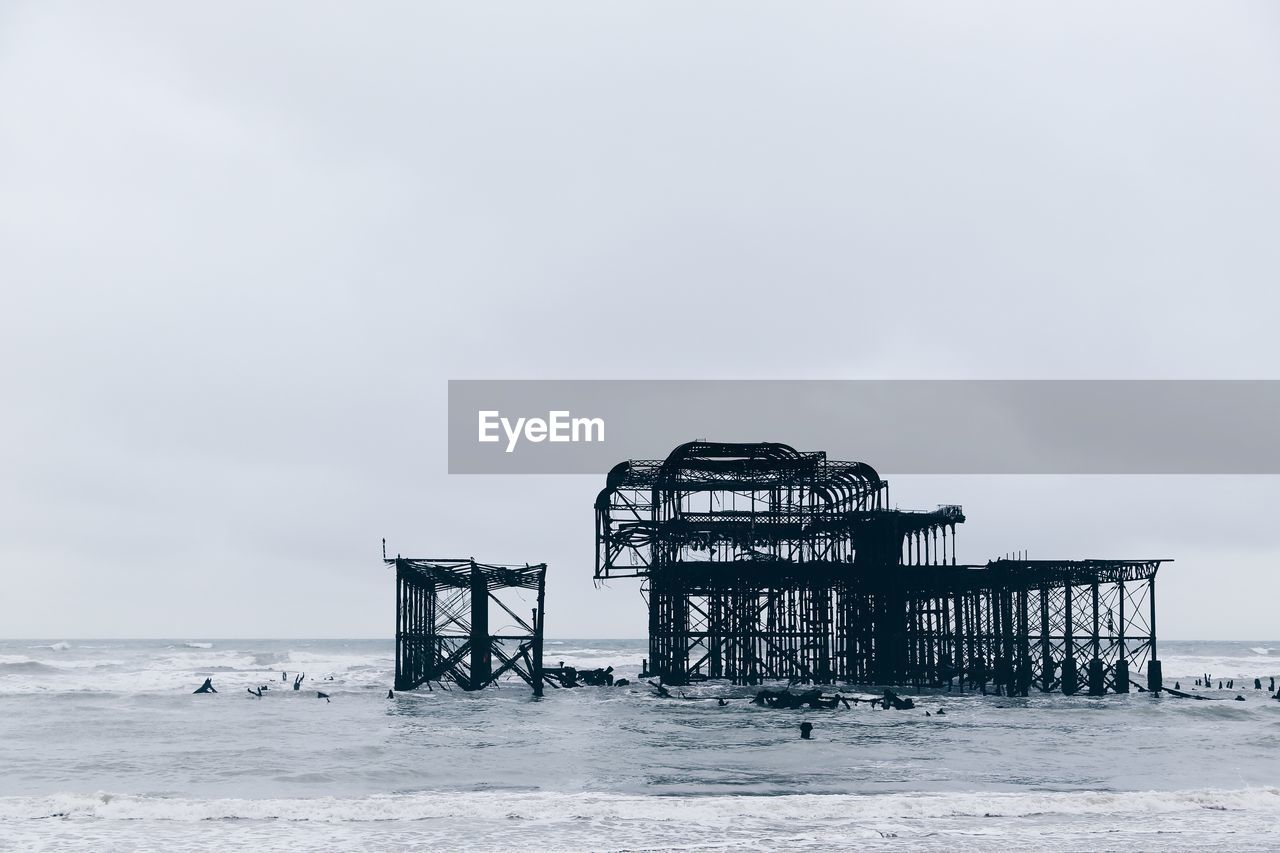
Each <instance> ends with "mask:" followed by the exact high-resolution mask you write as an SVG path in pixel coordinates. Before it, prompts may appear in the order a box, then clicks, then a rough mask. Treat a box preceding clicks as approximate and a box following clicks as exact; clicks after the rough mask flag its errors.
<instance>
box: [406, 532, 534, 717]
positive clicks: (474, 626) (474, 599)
mask: <svg viewBox="0 0 1280 853" xmlns="http://www.w3.org/2000/svg"><path fill="white" fill-rule="evenodd" d="M384 562H386V563H387V564H388V565H392V566H395V569H396V682H395V689H396V690H412V689H413V688H415V687H417V686H419V685H421V684H427V686H428V687H429V686H430V682H432V681H443V680H446V679H447V680H449V681H453V682H454V683H456V684H457V685H458V686H459V687H461V688H462V689H463V690H479V689H481V688H482V687H485V686H486V685H489V684H491V683H493V682H494V681H496V680H497V679H498V678H500V677H502V676H503V675H505V674H506V673H508V672H512V673H515V674H516V675H518V676H519V677H520V678H522V679H523V680H524V681H525V682H526V683H528V684H529V685H530V686H531V687H532V688H533V692H534V693H535V694H536V695H538V696H541V695H542V684H543V680H544V676H543V671H542V622H543V603H544V599H545V593H546V576H547V567H546V565H545V564H539V565H536V566H530V565H528V564H526V565H523V566H507V565H486V564H483V563H477V562H476V561H475V560H473V559H465V560H443V559H440V560H437V559H425V560H411V559H405V558H401V557H398V556H397V557H395V558H390V559H388V558H384ZM512 589H528V590H532V591H534V592H536V593H537V600H538V606H537V607H536V608H535V609H534V611H533V616H532V620H531V621H525V620H524V619H523V618H521V617H520V616H517V615H516V613H515V611H513V610H512V609H511V607H509V606H508V605H507V604H506V603H505V602H504V601H503V600H502V592H503V591H504V590H512ZM491 604H493V605H496V606H497V607H499V608H501V610H503V611H504V612H505V614H506V615H505V616H504V617H503V619H504V620H510V622H511V623H512V626H513V632H508V633H503V634H491V633H490V632H489V607H490V605H491ZM521 632H523V633H521ZM495 658H496V659H497V661H498V663H499V665H498V667H497V668H496V669H495V668H494V659H495Z"/></svg>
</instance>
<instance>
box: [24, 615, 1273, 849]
mask: <svg viewBox="0 0 1280 853" xmlns="http://www.w3.org/2000/svg"><path fill="white" fill-rule="evenodd" d="M1161 648H1162V655H1161V656H1162V658H1163V659H1164V662H1165V672H1166V674H1167V678H1168V679H1169V681H1170V683H1171V682H1172V681H1173V680H1175V679H1178V680H1181V681H1182V686H1183V687H1184V689H1185V688H1189V687H1190V685H1191V683H1192V681H1193V680H1194V677H1195V675H1197V674H1200V673H1203V672H1205V671H1209V672H1211V673H1212V674H1213V675H1214V676H1215V679H1216V678H1217V677H1219V676H1220V677H1222V678H1223V679H1227V678H1235V679H1237V689H1236V690H1235V691H1230V692H1229V693H1228V691H1223V692H1222V693H1221V694H1219V693H1218V691H1216V690H1212V691H1208V693H1209V694H1210V695H1214V696H1224V697H1225V696H1230V697H1234V696H1235V695H1236V693H1242V694H1243V695H1244V696H1245V697H1246V698H1247V701H1245V702H1236V701H1229V700H1228V701H1215V702H1197V701H1192V700H1179V699H1173V698H1169V697H1164V698H1160V699H1155V698H1153V697H1151V696H1149V695H1142V694H1132V695H1129V696H1109V697H1105V698H1101V699H1090V698H1087V697H1071V698H1067V697H1062V696H1039V695H1036V696H1031V697H1029V698H1027V699H1001V698H997V697H981V696H973V695H965V696H962V695H959V694H942V695H934V696H925V697H922V698H920V699H918V701H919V704H920V709H919V710H917V711H873V710H870V709H868V708H867V707H866V706H862V707H859V708H855V709H854V710H843V709H841V710H837V711H819V712H814V711H806V712H796V711H782V710H773V709H767V708H759V707H755V706H752V705H749V704H748V703H747V702H746V701H743V700H738V701H733V702H731V704H730V705H729V706H728V707H723V708H721V707H718V706H717V705H716V703H715V702H714V701H713V700H711V699H705V698H701V697H710V696H726V697H739V696H747V695H750V694H751V693H752V692H753V690H752V689H750V688H732V687H727V686H724V685H703V686H699V687H697V688H690V689H687V690H682V691H680V692H682V693H684V694H685V696H687V697H688V698H686V699H672V700H665V699H658V698H655V697H653V696H651V695H650V691H649V690H648V688H647V687H645V686H644V685H642V684H633V685H632V687H630V688H614V689H608V688H582V689H578V690H560V691H550V690H549V691H548V693H547V696H546V697H545V698H544V699H543V700H541V701H533V700H532V699H531V698H530V694H529V691H528V689H527V688H525V687H524V686H523V685H519V684H512V685H509V686H507V687H504V688H502V689H499V690H487V691H484V692H482V693H475V694H464V693H461V692H458V691H455V692H451V693H447V692H439V691H438V692H435V693H428V692H425V691H423V692H415V693H412V694H400V695H399V696H398V697H397V698H396V699H395V700H387V699H386V698H385V696H386V690H387V687H388V685H389V683H390V681H391V669H392V646H391V644H390V643H389V642H385V641H305V640H288V641H267V640H226V641H223V640H206V639H203V638H192V639H190V640H185V641H172V642H164V641H145V642H142V641H119V642H117V641H70V642H66V641H58V640H48V641H39V642H37V641H4V642H0V771H2V772H0V849H4V850H24V851H25V850H41V849H95V850H100V849H128V850H174V849H184V850H185V849H197V850H199V849H209V850H212V849H225V848H229V847H231V846H232V845H247V846H248V848H249V849H286V850H290V849H298V850H301V849H309V850H315V849H343V850H347V849H358V850H379V851H381V850H407V849H449V850H467V849H474V850H524V851H528V850H599V849H624V850H651V849H653V850H669V849H679V850H686V849H760V850H771V849H780V848H785V849H789V850H809V849H812V850H817V849H831V848H833V847H835V846H836V845H842V844H856V845H857V846H858V849H860V850H900V849H906V848H911V849H913V850H1004V849H1010V848H1011V847H1013V846H1015V845H1016V846H1019V847H1021V848H1023V849H1025V850H1082V851H1084V850H1088V851H1101V850H1132V849H1142V850H1160V849H1167V850H1185V849H1190V848H1193V847H1194V848H1197V849H1207V850H1242V849H1259V850H1263V849H1276V848H1277V847H1280V837H1276V836H1275V835H1274V833H1275V827H1276V825H1277V819H1278V818H1280V787H1277V786H1280V746H1277V734H1280V701H1276V700H1273V699H1270V698H1269V697H1268V696H1267V693H1266V691H1265V690H1263V691H1254V690H1253V689H1252V679H1253V678H1254V677H1255V676H1259V677H1262V678H1263V681H1264V683H1265V682H1266V680H1267V679H1268V678H1269V676H1271V675H1273V674H1274V675H1277V676H1280V642H1274V643H1269V642H1268V643H1260V642H1253V643H1221V642H1214V643H1174V642H1166V643H1162V644H1161ZM645 654H646V652H645V649H644V644H643V642H641V641H636V640H619V641H605V640H590V641H573V640H569V641H562V642H558V643H555V644H549V645H548V647H547V657H548V659H549V661H550V662H552V663H554V662H556V661H558V660H560V659H564V660H565V661H566V662H568V663H571V664H574V665H577V666H579V667H595V666H604V665H613V666H614V667H615V668H616V672H617V674H619V675H622V676H625V677H630V678H632V679H633V680H635V674H636V670H637V664H638V662H639V659H640V658H641V657H644V656H645ZM281 670H287V671H288V672H289V675H290V677H291V678H292V676H293V675H294V674H295V673H296V672H298V671H305V672H306V673H307V677H308V680H307V682H306V684H305V685H304V687H306V688H308V689H304V690H301V691H298V692H294V691H293V690H291V689H287V688H288V685H287V684H282V683H281V681H280V672H281ZM206 676H212V678H213V680H214V685H215V686H216V687H217V688H218V689H219V690H220V691H221V692H219V693H218V694H216V695H199V696H197V695H192V694H191V690H193V689H194V688H195V687H196V686H197V685H198V684H199V683H200V682H201V681H202V680H203V679H204V678H205V677H206ZM330 677H332V680H329V678H330ZM1243 679H1247V689H1241V680H1243ZM259 684H269V685H271V686H272V687H273V688H275V689H273V690H270V691H268V692H267V693H266V695H265V696H264V698H263V699H261V700H259V699H257V698H254V697H251V696H249V695H248V694H247V693H246V692H245V688H246V687H250V686H257V685H259ZM317 689H319V690H323V691H324V692H326V693H329V694H330V695H331V697H332V701H331V702H328V703H326V702H325V701H323V700H320V699H317V698H316V694H315V691H316V690H317ZM938 707H945V708H946V711H947V714H946V715H945V716H943V717H938V716H932V717H925V716H924V711H925V710H926V709H928V710H936V709H937V708H938ZM801 720H808V721H810V722H812V723H814V724H815V726H816V729H815V739H814V740H813V741H811V742H802V741H800V740H799V739H798V737H797V726H798V724H799V722H800V721H801Z"/></svg>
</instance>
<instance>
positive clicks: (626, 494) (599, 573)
mask: <svg viewBox="0 0 1280 853" xmlns="http://www.w3.org/2000/svg"><path fill="white" fill-rule="evenodd" d="M595 509H596V571H595V576H596V578H597V579H606V578H615V577H637V578H642V579H643V580H644V584H645V586H644V590H645V591H646V592H647V594H648V600H649V654H650V658H649V661H648V674H650V675H657V676H659V677H661V679H662V680H663V681H664V682H666V683H668V684H684V683H687V682H689V681H690V680H696V679H701V678H728V679H731V680H733V681H734V682H736V683H739V684H751V683H758V682H759V681H761V680H762V679H766V678H786V679H792V680H798V681H804V682H813V683H819V684H822V683H831V682H835V681H842V682H854V683H866V684H909V685H915V686H921V685H936V686H941V685H947V686H950V685H952V684H958V686H959V687H960V688H961V689H963V688H964V687H965V686H973V687H980V688H981V689H983V690H985V689H986V685H987V684H989V683H990V684H994V685H995V686H996V688H997V689H998V690H1001V691H1007V692H1009V693H1014V694H1025V693H1026V692H1027V691H1028V690H1029V688H1031V687H1032V686H1035V687H1037V688H1039V689H1040V690H1043V691H1046V692H1047V691H1050V690H1055V689H1061V690H1062V691H1063V692H1065V693H1074V692H1076V691H1077V690H1079V689H1081V688H1082V687H1083V688H1084V689H1087V690H1088V691H1089V692H1090V693H1094V694H1100V693H1104V692H1106V691H1107V690H1108V689H1110V690H1114V691H1116V692H1122V693H1123V692H1128V690H1129V684H1130V678H1129V671H1130V668H1133V669H1134V670H1138V669H1141V668H1142V667H1143V666H1144V665H1146V667H1147V674H1148V685H1149V687H1150V688H1151V689H1156V690H1158V689H1160V686H1161V681H1160V662H1159V661H1158V660H1157V659H1156V637H1155V577H1156V571H1157V569H1158V568H1159V566H1160V563H1162V562H1166V561H1164V560H1025V559H1001V560H993V561H990V562H988V563H986V564H985V565H965V564H958V563H957V562H956V556H955V535H956V527H957V525H959V524H961V523H963V522H964V520H965V517H964V513H963V511H962V510H961V508H960V507H959V506H939V507H938V508H937V509H934V510H929V511H923V512H917V511H905V510H898V509H889V508H888V484H887V483H886V482H885V481H884V480H882V479H880V476H879V475H878V474H877V473H876V471H875V469H873V468H872V467H871V466H869V465H866V464H864V463H861V462H837V461H834V460H829V459H827V457H826V454H824V453H821V452H801V451H797V450H795V449H793V448H791V447H788V446H787V445H784V444H717V443H709V442H690V443H688V444H684V445H681V446H680V447H677V448H676V449H675V450H674V451H672V453H671V455H670V456H668V457H667V458H666V459H665V460H632V461H629V462H623V463H621V464H619V465H617V466H616V467H614V468H613V470H612V471H610V472H609V475H608V482H607V485H606V486H605V488H604V490H603V491H601V492H600V495H599V497H598V498H597V499H596V507H595Z"/></svg>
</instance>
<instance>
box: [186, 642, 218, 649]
mask: <svg viewBox="0 0 1280 853" xmlns="http://www.w3.org/2000/svg"><path fill="white" fill-rule="evenodd" d="M182 645H183V646H185V647H186V648H188V649H211V648H213V643H183V644H182Z"/></svg>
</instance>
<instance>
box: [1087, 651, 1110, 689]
mask: <svg viewBox="0 0 1280 853" xmlns="http://www.w3.org/2000/svg"><path fill="white" fill-rule="evenodd" d="M1106 692H1107V680H1106V670H1105V669H1103V666H1102V658H1094V659H1093V660H1091V661H1089V695H1090V696H1101V695H1103V694H1104V693H1106Z"/></svg>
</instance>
